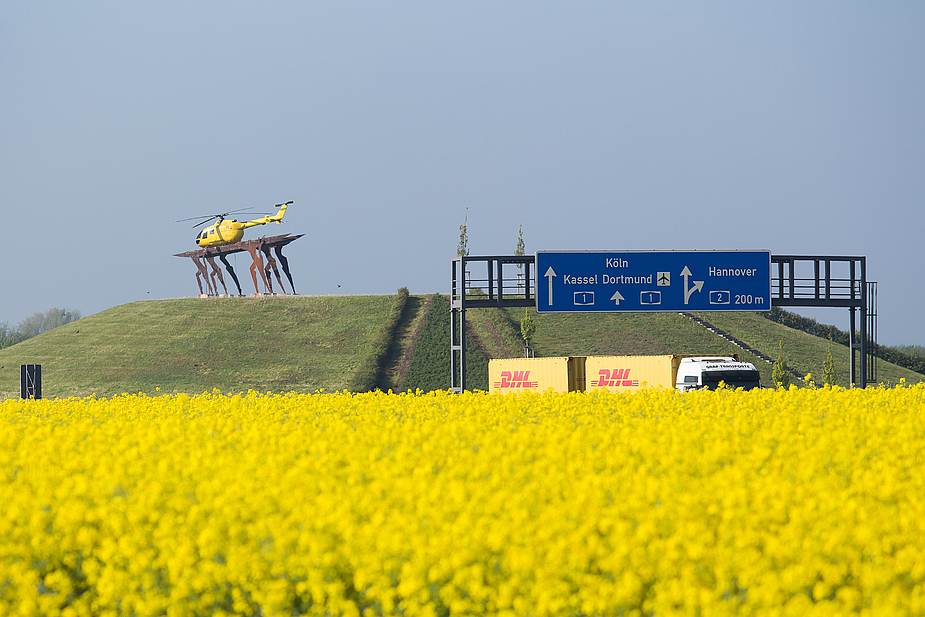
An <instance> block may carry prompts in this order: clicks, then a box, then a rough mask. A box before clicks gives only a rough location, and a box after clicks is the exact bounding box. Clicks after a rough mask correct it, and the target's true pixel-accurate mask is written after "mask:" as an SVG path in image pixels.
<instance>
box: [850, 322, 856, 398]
mask: <svg viewBox="0 0 925 617" xmlns="http://www.w3.org/2000/svg"><path fill="white" fill-rule="evenodd" d="M854 311H855V308H854V307H853V306H850V307H848V314H849V315H850V319H851V325H850V327H849V328H848V377H849V379H848V381H849V386H850V387H852V388H853V387H854V385H855V383H856V382H855V379H854V377H855V374H856V373H855V365H854V362H855V358H854V349H855V342H854Z"/></svg>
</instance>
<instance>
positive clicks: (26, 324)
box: [0, 308, 80, 349]
mask: <svg viewBox="0 0 925 617" xmlns="http://www.w3.org/2000/svg"><path fill="white" fill-rule="evenodd" d="M78 319H80V311H76V310H75V311H72V310H68V309H59V308H53V309H49V310H48V312H46V313H35V314H34V315H32V316H31V317H27V318H25V319H24V320H22V321H21V322H20V323H19V326H17V327H16V329H15V330H13V329H10V327H9V325H7V324H6V323H3V324H0V349H3V348H4V347H9V346H10V345H15V344H16V343H21V342H23V341H25V340H27V339H30V338H32V337H33V336H38V335H39V334H44V333H45V332H48V331H49V330H54V329H55V328H57V327H60V326H63V325H65V324H69V323H71V322H72V321H77V320H78Z"/></svg>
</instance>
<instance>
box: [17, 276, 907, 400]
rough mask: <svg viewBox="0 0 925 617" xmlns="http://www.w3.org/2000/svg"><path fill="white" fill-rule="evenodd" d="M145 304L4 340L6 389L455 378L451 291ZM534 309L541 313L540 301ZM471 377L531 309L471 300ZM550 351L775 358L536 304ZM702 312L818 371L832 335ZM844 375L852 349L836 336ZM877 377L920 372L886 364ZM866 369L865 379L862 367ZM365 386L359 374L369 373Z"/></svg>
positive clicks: (511, 348)
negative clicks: (25, 372)
mask: <svg viewBox="0 0 925 617" xmlns="http://www.w3.org/2000/svg"><path fill="white" fill-rule="evenodd" d="M401 296H402V294H401V293H399V294H398V295H388V296H318V297H287V296H275V297H270V298H229V299H208V300H206V299H198V298H193V299H185V300H156V301H147V302H134V303H131V304H126V305H123V306H117V307H115V308H112V309H109V310H107V311H104V312H102V313H98V314H96V315H92V316H90V317H85V318H83V319H81V320H79V321H76V322H73V323H70V324H67V325H65V326H62V327H60V328H56V329H54V330H52V331H50V332H47V333H45V334H43V335H41V336H38V337H35V338H33V339H29V340H27V341H24V342H22V343H19V344H17V345H14V346H12V347H8V348H6V349H2V350H0V398H15V397H18V396H19V393H20V388H19V365H20V364H41V365H42V376H43V395H44V397H45V398H61V397H69V396H88V395H91V394H96V395H100V396H113V395H118V394H121V393H123V392H126V393H137V392H144V393H154V392H156V391H157V388H160V392H162V393H175V392H176V393H180V392H182V393H187V394H198V393H201V392H211V391H212V390H213V389H214V388H218V389H219V390H221V391H222V392H226V393H227V392H240V391H246V390H249V389H253V390H259V391H263V392H266V391H272V392H290V391H294V392H314V391H315V390H318V389H321V388H324V389H326V390H329V391H330V390H342V389H345V388H347V389H351V390H353V391H359V390H367V389H371V384H375V386H374V388H372V389H375V388H378V389H381V390H383V391H386V390H389V389H391V390H393V391H395V392H404V391H406V390H412V391H413V390H416V389H421V390H424V391H432V390H443V389H447V388H449V386H450V341H449V337H450V303H449V298H448V297H447V296H445V295H441V294H433V295H427V296H410V295H409V296H407V298H405V299H404V302H402V297H401ZM531 311H532V309H531ZM466 316H467V329H466V332H467V339H466V347H467V354H466V362H467V365H468V372H467V380H466V385H467V387H469V388H470V389H487V388H488V358H500V357H522V356H523V340H522V339H521V338H520V320H521V319H522V318H523V316H524V309H522V308H515V309H507V310H501V309H497V308H490V309H470V310H467V311H466ZM533 316H534V319H535V321H536V326H537V330H536V336H535V339H534V348H535V352H536V355H537V356H539V357H551V356H570V355H571V356H604V355H657V354H676V353H697V354H701V353H702V354H733V353H735V354H738V356H739V358H740V359H741V360H743V361H747V362H752V363H754V364H755V366H756V367H757V368H758V370H759V371H760V373H761V377H762V381H763V382H764V383H765V384H770V383H771V370H772V367H771V364H769V363H767V362H765V361H763V360H761V359H759V358H757V357H755V356H754V355H752V354H750V353H748V352H746V351H744V350H742V349H740V348H739V347H736V346H735V345H733V344H732V343H730V342H728V341H726V340H725V339H723V338H721V337H719V336H718V335H716V334H714V333H712V332H710V331H708V330H707V329H705V328H704V327H702V326H700V325H698V324H697V323H695V322H693V321H692V320H690V319H688V318H687V317H684V316H681V315H678V314H677V313H598V314H594V315H581V314H575V313H543V314H536V313H535V312H533ZM698 316H700V317H702V318H703V319H705V320H706V321H708V322H710V323H712V324H713V325H714V326H716V327H717V328H720V329H721V330H724V331H726V332H727V333H729V334H730V335H732V336H734V337H735V338H737V339H739V340H741V341H743V342H744V343H746V344H748V345H749V346H751V347H752V348H754V349H756V350H758V351H759V352H761V353H764V354H766V355H768V356H770V357H772V358H776V357H777V356H778V355H779V353H780V347H779V342H781V341H782V342H783V352H784V354H785V355H786V358H787V363H788V364H789V366H790V367H791V368H793V369H795V370H796V371H798V372H799V373H801V374H803V375H805V374H806V373H808V372H811V373H812V374H813V375H814V376H816V379H817V381H818V380H819V379H820V378H821V375H822V367H823V360H824V359H825V356H826V351H827V349H828V347H829V344H830V343H829V341H827V340H824V339H821V338H818V337H814V336H811V335H809V334H806V333H804V332H801V331H798V330H794V329H792V328H788V327H786V326H783V325H781V324H778V323H774V322H772V321H769V320H767V319H764V318H763V317H762V316H761V315H758V314H754V313H699V314H698ZM831 347H832V356H833V359H834V361H835V368H836V372H837V375H838V384H839V385H842V386H847V385H848V350H847V348H846V347H845V346H844V345H839V344H837V343H832V344H831ZM877 368H878V378H879V381H881V382H884V383H887V384H896V383H899V381H900V379H903V378H905V379H906V381H907V383H918V382H920V381H922V380H923V376H922V375H920V374H918V373H915V372H913V371H910V370H907V369H903V368H900V367H897V366H895V365H892V364H890V363H888V362H884V361H882V360H881V361H878V362H877ZM858 377H860V375H858ZM361 382H362V383H361Z"/></svg>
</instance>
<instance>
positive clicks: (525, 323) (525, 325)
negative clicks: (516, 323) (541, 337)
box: [520, 307, 536, 345]
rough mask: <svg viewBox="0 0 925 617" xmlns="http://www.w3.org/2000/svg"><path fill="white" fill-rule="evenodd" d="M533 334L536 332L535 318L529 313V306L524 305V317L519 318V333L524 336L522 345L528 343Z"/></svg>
mask: <svg viewBox="0 0 925 617" xmlns="http://www.w3.org/2000/svg"><path fill="white" fill-rule="evenodd" d="M534 334H536V320H535V319H533V315H531V314H530V308H529V307H524V318H523V319H521V320H520V335H521V336H522V337H523V338H524V345H530V342H531V341H532V340H533V335H534Z"/></svg>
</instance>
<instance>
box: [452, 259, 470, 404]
mask: <svg viewBox="0 0 925 617" xmlns="http://www.w3.org/2000/svg"><path fill="white" fill-rule="evenodd" d="M452 276H453V278H452V297H451V298H450V389H451V390H452V391H454V392H463V391H464V390H465V389H466V283H467V281H466V258H465V257H457V258H456V259H454V260H453V275H452Z"/></svg>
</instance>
